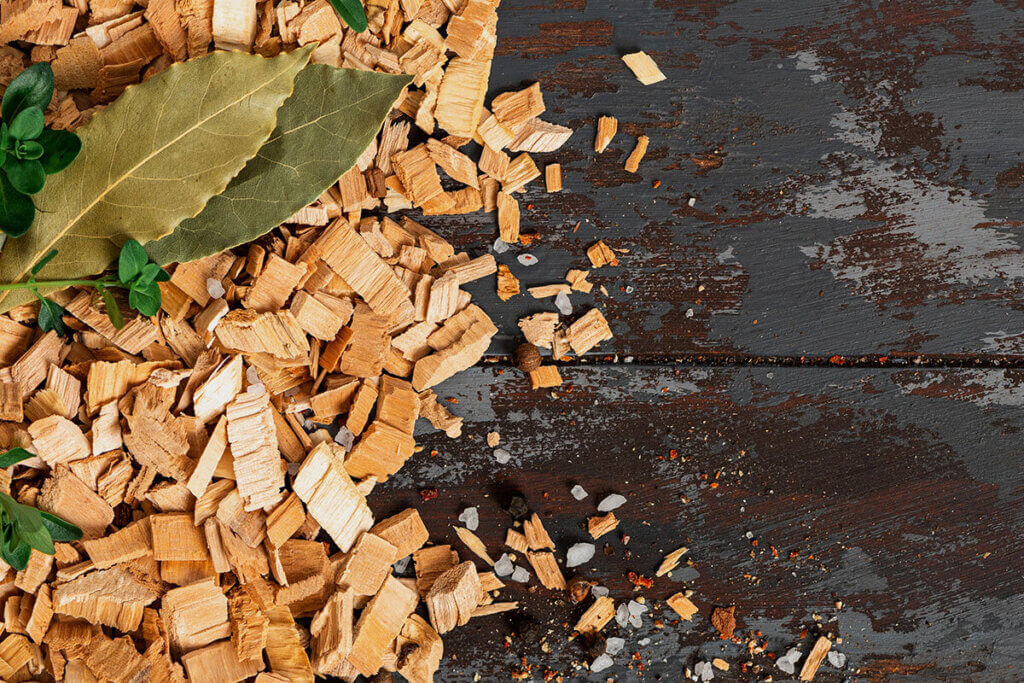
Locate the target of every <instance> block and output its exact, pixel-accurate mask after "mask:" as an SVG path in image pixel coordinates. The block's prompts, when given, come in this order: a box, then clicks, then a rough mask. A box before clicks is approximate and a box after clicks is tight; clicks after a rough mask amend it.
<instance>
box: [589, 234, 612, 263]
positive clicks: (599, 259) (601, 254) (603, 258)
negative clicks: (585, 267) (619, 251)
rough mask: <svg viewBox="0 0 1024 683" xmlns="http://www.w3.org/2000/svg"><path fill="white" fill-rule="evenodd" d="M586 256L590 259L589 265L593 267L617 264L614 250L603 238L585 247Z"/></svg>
mask: <svg viewBox="0 0 1024 683" xmlns="http://www.w3.org/2000/svg"><path fill="white" fill-rule="evenodd" d="M587 258H589V259H590V265H592V266H594V268H601V267H603V266H617V265H619V259H618V257H616V256H615V252H614V251H612V250H611V247H609V246H608V245H607V244H605V243H604V241H603V240H598V241H597V242H594V243H593V244H591V245H590V246H589V247H587Z"/></svg>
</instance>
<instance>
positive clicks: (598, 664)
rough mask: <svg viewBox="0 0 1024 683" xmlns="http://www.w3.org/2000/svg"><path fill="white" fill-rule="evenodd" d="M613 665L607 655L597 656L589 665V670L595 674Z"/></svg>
mask: <svg viewBox="0 0 1024 683" xmlns="http://www.w3.org/2000/svg"><path fill="white" fill-rule="evenodd" d="M614 663H615V662H613V661H612V658H611V657H609V656H608V655H599V656H597V657H595V658H594V661H593V662H591V663H590V670H591V671H593V672H594V673H597V672H598V671H604V670H605V669H607V668H608V667H610V666H611V665H612V664H614Z"/></svg>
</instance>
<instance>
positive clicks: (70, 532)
mask: <svg viewBox="0 0 1024 683" xmlns="http://www.w3.org/2000/svg"><path fill="white" fill-rule="evenodd" d="M39 514H40V515H42V517H43V526H44V527H46V530H47V531H49V532H50V538H52V539H53V540H55V541H57V542H58V543H70V542H71V541H77V540H78V539H80V538H81V537H82V530H81V529H79V528H78V527H77V526H75V525H74V524H72V523H71V522H65V521H64V520H63V519H61V518H60V517H57V516H55V515H51V514H50V513H49V512H40V513H39Z"/></svg>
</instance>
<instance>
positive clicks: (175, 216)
mask: <svg viewBox="0 0 1024 683" xmlns="http://www.w3.org/2000/svg"><path fill="white" fill-rule="evenodd" d="M308 59H309V50H308V49H305V50H298V51H295V52H292V53H288V54H282V55H280V56H278V57H275V58H273V59H266V58H263V57H259V56H255V55H249V54H245V53H241V52H216V53H213V54H211V55H209V56H206V57H202V58H200V59H195V60H192V61H189V62H183V63H180V64H175V65H173V66H171V67H170V68H168V69H167V70H166V71H164V72H163V73H161V74H159V75H157V76H154V77H153V78H150V79H149V80H147V81H145V82H144V83H141V84H139V85H135V86H132V87H129V88H128V89H127V90H126V91H125V92H124V94H123V95H121V96H120V97H119V98H118V99H117V100H115V101H114V103H113V104H111V105H110V106H109V107H107V108H106V109H104V110H103V111H101V112H99V113H97V114H96V115H95V116H94V117H93V118H92V120H91V121H90V122H89V123H88V124H86V125H85V126H83V127H82V128H80V129H79V130H78V131H77V132H78V135H79V137H80V138H81V139H82V153H81V155H80V156H79V157H78V159H77V160H76V161H75V163H73V164H72V165H71V166H70V167H68V169H67V170H65V171H64V172H63V173H61V174H59V175H55V176H53V177H52V178H50V179H49V181H48V182H47V183H46V187H45V188H44V189H43V191H42V192H40V193H39V194H37V195H35V201H36V207H37V208H38V213H37V216H36V222H35V225H33V226H32V228H31V229H30V230H29V231H28V233H27V234H26V235H25V236H24V237H21V238H19V239H16V240H15V239H12V240H7V242H6V244H5V245H4V249H3V252H2V253H0V282H21V281H24V280H25V279H27V278H28V276H29V271H30V269H31V268H32V266H33V265H34V264H35V263H36V262H37V261H38V260H39V259H40V258H41V257H42V256H43V255H44V254H46V253H47V252H49V251H50V250H51V249H58V253H57V256H56V257H55V258H54V259H53V260H52V261H50V262H49V263H48V264H47V265H46V267H45V268H43V270H42V272H41V273H40V274H39V279H40V280H61V279H68V278H82V277H88V276H90V275H95V274H96V273H99V272H102V271H103V270H104V269H105V268H107V267H108V266H109V265H110V264H111V263H112V262H113V261H114V259H115V258H116V257H117V254H118V250H119V249H120V248H121V245H122V244H123V243H124V242H126V241H127V240H129V239H132V238H134V239H137V240H139V241H140V242H143V243H145V242H148V241H151V240H154V239H159V238H160V237H163V236H164V235H166V234H168V233H170V232H171V230H173V229H174V227H175V226H176V225H178V224H179V223H180V222H181V221H182V220H184V219H186V218H191V217H192V216H195V215H196V214H197V213H199V211H200V210H201V209H202V208H203V206H205V205H206V202H207V201H208V200H209V198H210V197H212V196H213V195H216V194H218V193H219V192H221V191H222V190H223V189H224V188H225V187H226V186H227V184H228V182H229V181H230V180H231V178H232V177H234V176H235V174H236V173H238V171H239V169H241V168H242V167H243V166H244V165H245V162H246V161H248V160H249V159H250V158H252V156H253V155H254V154H256V151H257V150H258V149H259V148H260V147H261V146H262V145H263V143H264V141H265V140H266V139H267V137H268V136H269V135H270V133H271V132H272V131H273V129H274V126H275V125H276V121H277V116H276V114H277V111H278V109H279V108H280V107H281V104H282V103H283V102H284V100H285V99H286V98H287V97H288V96H289V95H290V94H291V92H292V87H293V85H294V81H295V76H296V74H297V73H298V72H299V70H300V69H301V68H302V67H303V66H304V65H305V64H306V62H307V61H308ZM32 298H33V294H32V293H31V292H29V291H27V290H15V291H6V292H0V312H5V311H8V310H10V309H11V308H12V307H13V306H16V305H18V304H21V303H25V302H26V301H30V300H32Z"/></svg>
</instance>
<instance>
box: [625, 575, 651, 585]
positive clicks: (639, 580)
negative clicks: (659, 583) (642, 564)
mask: <svg viewBox="0 0 1024 683" xmlns="http://www.w3.org/2000/svg"><path fill="white" fill-rule="evenodd" d="M626 576H627V578H629V582H630V583H632V584H633V585H634V586H636V587H637V588H650V587H651V586H653V585H654V580H653V579H648V578H647V577H646V576H643V575H640V574H637V573H636V572H629V573H628V574H627V575H626Z"/></svg>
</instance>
